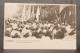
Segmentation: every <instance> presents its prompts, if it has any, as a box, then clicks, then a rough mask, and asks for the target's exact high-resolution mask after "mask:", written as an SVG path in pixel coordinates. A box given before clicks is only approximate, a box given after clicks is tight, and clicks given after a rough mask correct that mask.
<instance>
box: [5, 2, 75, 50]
mask: <svg viewBox="0 0 80 53" xmlns="http://www.w3.org/2000/svg"><path fill="white" fill-rule="evenodd" d="M4 49H70V50H71V49H72V50H74V49H76V5H75V4H36V3H5V5H4Z"/></svg>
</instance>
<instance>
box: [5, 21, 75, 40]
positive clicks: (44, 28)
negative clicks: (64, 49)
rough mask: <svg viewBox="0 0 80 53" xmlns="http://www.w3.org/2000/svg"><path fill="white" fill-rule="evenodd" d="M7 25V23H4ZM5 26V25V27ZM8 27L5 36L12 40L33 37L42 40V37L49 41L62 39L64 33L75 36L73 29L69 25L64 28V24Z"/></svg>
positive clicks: (32, 24)
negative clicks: (48, 38) (47, 38)
mask: <svg viewBox="0 0 80 53" xmlns="http://www.w3.org/2000/svg"><path fill="white" fill-rule="evenodd" d="M6 24H7V23H6ZM6 24H5V25H6ZM9 25H10V26H9V27H5V35H6V36H9V37H12V38H21V37H26V38H27V37H29V36H34V37H36V38H42V36H45V37H46V36H48V37H50V39H53V38H56V39H63V38H64V37H65V36H66V33H68V34H69V35H73V34H75V28H71V26H70V25H66V26H64V24H62V25H60V24H54V23H48V22H45V23H41V22H39V23H36V22H34V23H28V22H26V23H17V22H12V23H9Z"/></svg>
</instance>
